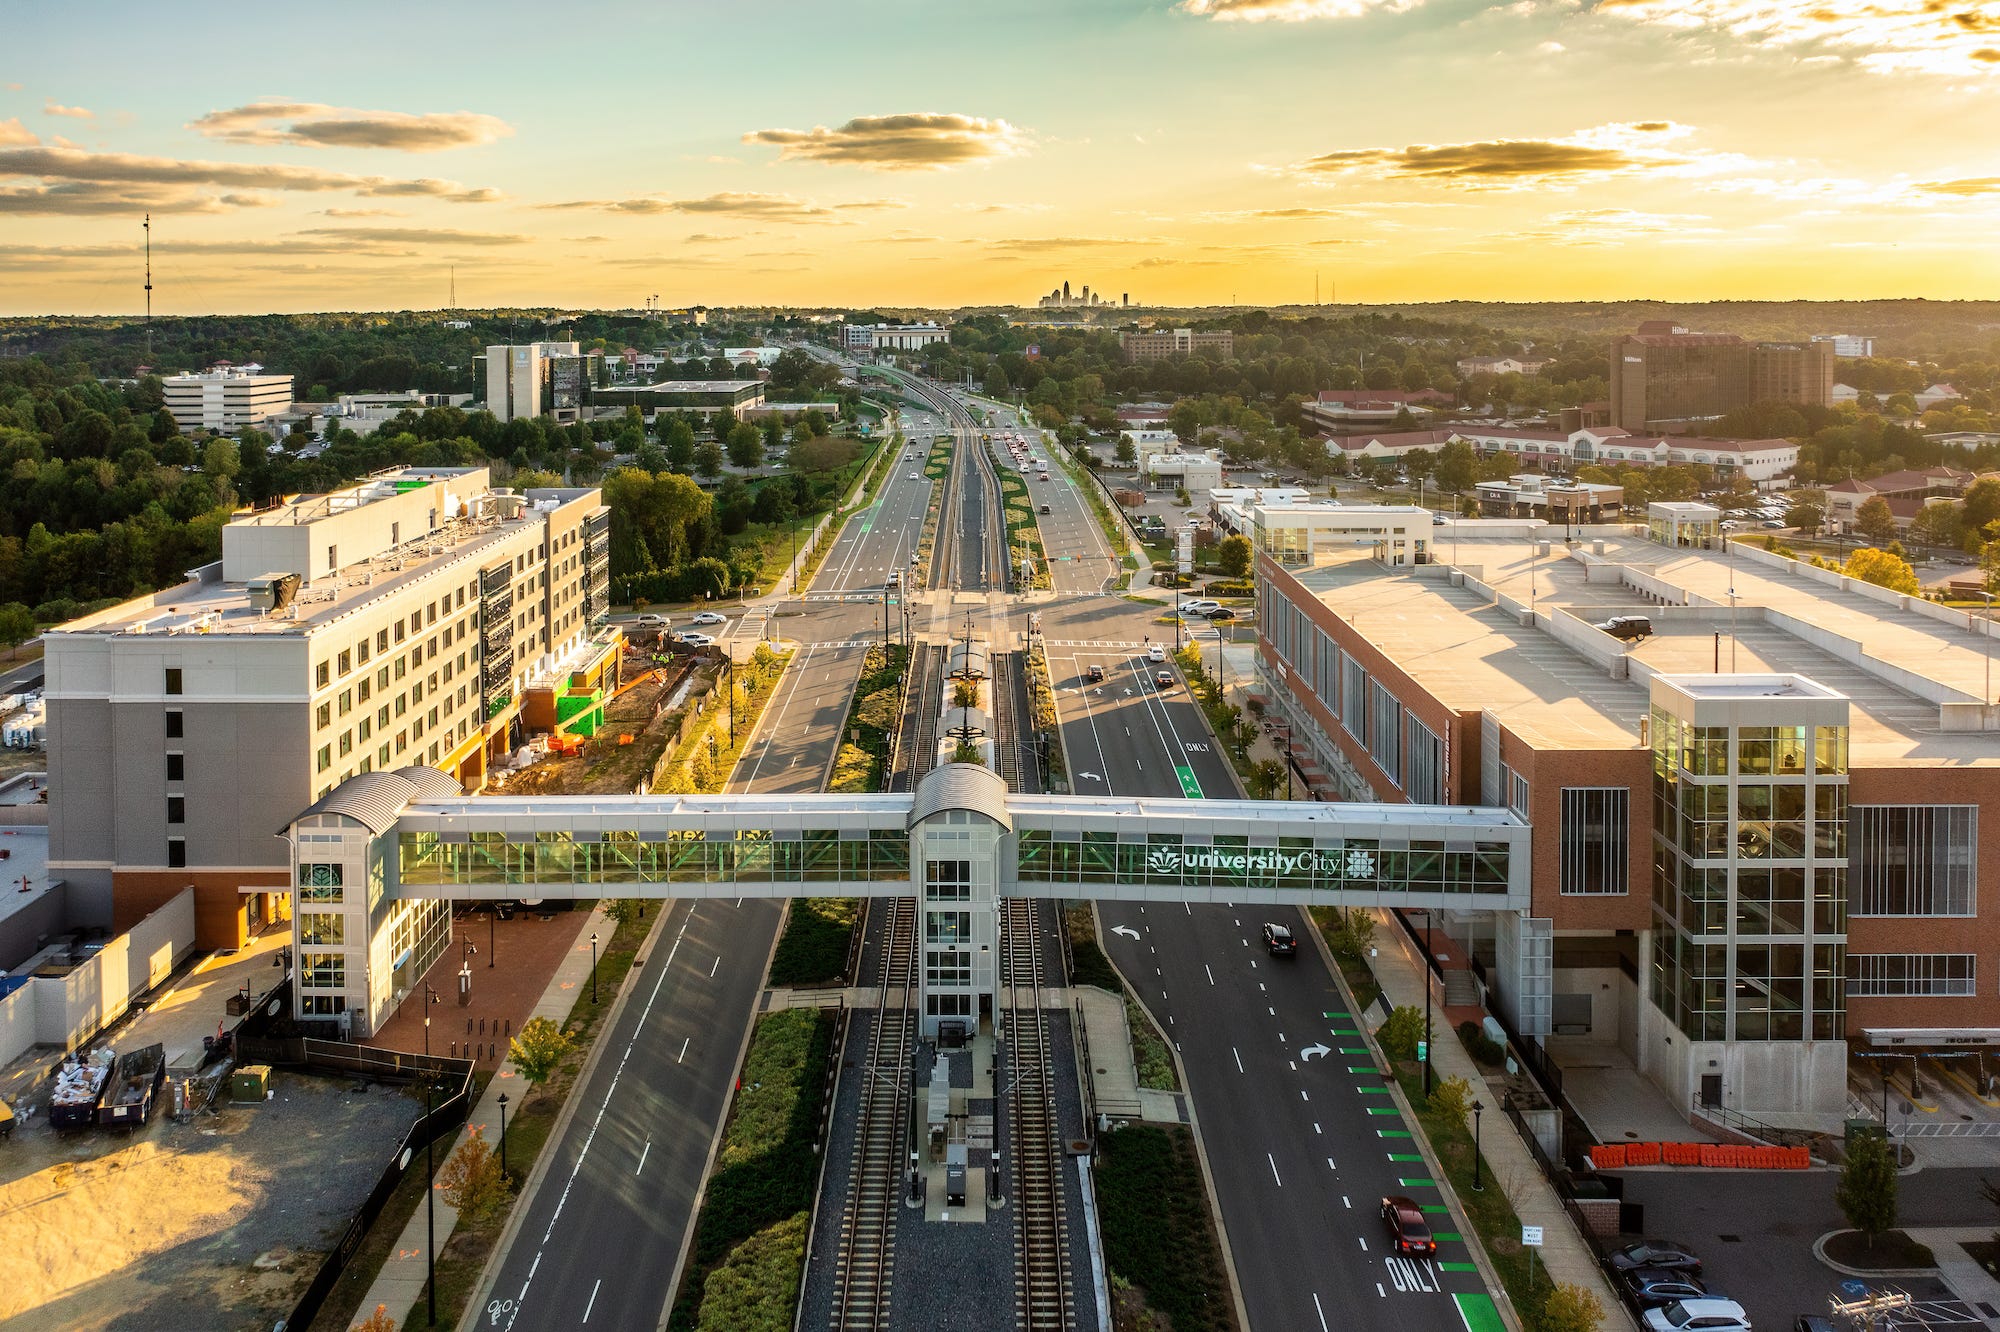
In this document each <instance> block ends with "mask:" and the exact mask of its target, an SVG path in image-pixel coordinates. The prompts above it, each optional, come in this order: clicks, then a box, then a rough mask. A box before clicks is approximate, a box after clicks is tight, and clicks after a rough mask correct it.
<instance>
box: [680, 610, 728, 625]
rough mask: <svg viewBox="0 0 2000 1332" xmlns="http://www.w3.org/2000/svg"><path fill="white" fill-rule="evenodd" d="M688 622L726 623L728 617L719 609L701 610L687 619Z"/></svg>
mask: <svg viewBox="0 0 2000 1332" xmlns="http://www.w3.org/2000/svg"><path fill="white" fill-rule="evenodd" d="M688 623H689V624H728V623H729V617H728V616H727V615H724V614H722V613H720V612H719V611H703V612H702V613H701V614H699V615H697V616H695V617H694V618H693V619H691V620H689V621H688Z"/></svg>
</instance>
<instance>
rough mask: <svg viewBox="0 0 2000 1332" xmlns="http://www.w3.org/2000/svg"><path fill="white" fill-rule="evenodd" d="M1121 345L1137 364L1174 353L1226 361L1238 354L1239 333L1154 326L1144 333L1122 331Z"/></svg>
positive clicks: (1157, 359)
mask: <svg viewBox="0 0 2000 1332" xmlns="http://www.w3.org/2000/svg"><path fill="white" fill-rule="evenodd" d="M1118 346H1119V347H1120V349H1122V350H1123V351H1124V353H1125V359H1126V360H1127V361H1131V362H1134V363H1137V362H1140V361H1164V360H1166V359H1167V358H1169V357H1172V356H1200V357H1203V358H1205V359H1207V360H1211V361H1226V360H1228V359H1229V358H1230V357H1231V356H1233V355H1235V354H1236V335H1235V334H1234V333H1232V332H1230V331H1229V330H1228V329H1226V328H1222V329H1215V330H1203V331H1202V332H1199V333H1197V332H1195V331H1194V330H1193V329H1186V328H1172V329H1153V330H1150V331H1148V332H1143V333H1130V332H1127V333H1120V334H1119V335H1118Z"/></svg>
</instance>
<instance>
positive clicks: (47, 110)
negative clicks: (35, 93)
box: [42, 97, 97, 120]
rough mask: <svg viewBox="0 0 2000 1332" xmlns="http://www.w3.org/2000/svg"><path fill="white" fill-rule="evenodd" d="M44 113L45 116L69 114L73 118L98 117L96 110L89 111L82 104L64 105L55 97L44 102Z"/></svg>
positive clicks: (86, 118)
mask: <svg viewBox="0 0 2000 1332" xmlns="http://www.w3.org/2000/svg"><path fill="white" fill-rule="evenodd" d="M42 114H43V115H45V116H67V117H69V118H70V119H71V120H95V119H96V118H97V113H96V112H95V111H89V110H86V109H84V108H83V107H80V106H64V105H63V104H62V103H61V102H58V101H57V100H56V99H55V98H53V97H51V98H49V99H48V100H46V101H44V102H43V103H42Z"/></svg>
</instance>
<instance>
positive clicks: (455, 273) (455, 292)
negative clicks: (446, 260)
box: [451, 264, 458, 310]
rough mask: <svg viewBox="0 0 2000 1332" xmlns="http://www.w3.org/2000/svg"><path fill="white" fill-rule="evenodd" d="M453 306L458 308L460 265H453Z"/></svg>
mask: <svg viewBox="0 0 2000 1332" xmlns="http://www.w3.org/2000/svg"><path fill="white" fill-rule="evenodd" d="M451 308H452V309H454V310H456V309H457V308H458V265H457V264H453V265H452V266H451Z"/></svg>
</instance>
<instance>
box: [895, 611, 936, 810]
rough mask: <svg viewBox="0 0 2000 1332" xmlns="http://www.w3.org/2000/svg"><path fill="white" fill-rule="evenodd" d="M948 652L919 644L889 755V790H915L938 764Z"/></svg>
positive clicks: (904, 691) (913, 655)
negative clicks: (918, 783)
mask: <svg viewBox="0 0 2000 1332" xmlns="http://www.w3.org/2000/svg"><path fill="white" fill-rule="evenodd" d="M945 651H946V649H945V648H943V647H940V646H937V645H935V644H926V643H919V644H917V648H916V651H915V652H914V653H913V654H912V655H911V657H910V673H909V675H908V676H907V677H905V688H904V690H903V720H902V724H901V725H900V726H898V727H897V728H896V746H895V751H894V752H893V753H891V754H890V755H889V789H890V790H891V791H913V790H915V789H916V786H917V779H918V778H919V777H922V776H923V775H924V774H925V773H927V772H929V771H930V770H931V768H932V767H933V766H934V765H935V764H936V762H937V729H938V699H939V698H940V697H941V696H942V695H941V693H940V691H941V690H942V689H943V688H944V655H945Z"/></svg>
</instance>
